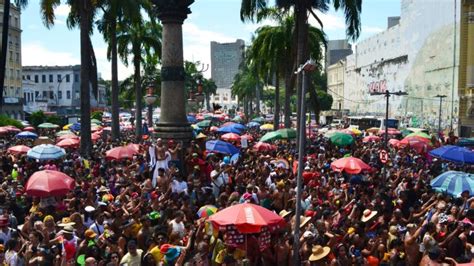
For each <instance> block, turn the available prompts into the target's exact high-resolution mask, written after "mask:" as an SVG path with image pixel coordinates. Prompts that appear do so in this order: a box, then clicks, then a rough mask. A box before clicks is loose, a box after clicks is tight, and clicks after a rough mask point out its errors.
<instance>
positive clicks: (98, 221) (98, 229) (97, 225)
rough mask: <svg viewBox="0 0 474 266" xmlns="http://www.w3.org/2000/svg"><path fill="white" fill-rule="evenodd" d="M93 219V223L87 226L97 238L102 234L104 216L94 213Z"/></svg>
mask: <svg viewBox="0 0 474 266" xmlns="http://www.w3.org/2000/svg"><path fill="white" fill-rule="evenodd" d="M94 217H95V219H94V223H92V224H91V225H90V226H89V229H91V230H92V231H94V232H95V233H96V234H97V237H99V236H100V235H102V233H103V232H104V214H103V213H101V212H96V213H95V215H94Z"/></svg>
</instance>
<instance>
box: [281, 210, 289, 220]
mask: <svg viewBox="0 0 474 266" xmlns="http://www.w3.org/2000/svg"><path fill="white" fill-rule="evenodd" d="M291 213H292V212H291V211H287V210H281V211H280V213H279V214H278V215H280V216H281V218H286V217H287V216H288V215H290V214H291Z"/></svg>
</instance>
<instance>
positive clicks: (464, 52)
mask: <svg viewBox="0 0 474 266" xmlns="http://www.w3.org/2000/svg"><path fill="white" fill-rule="evenodd" d="M460 8H461V22H460V24H461V25H460V27H461V30H460V38H459V46H460V47H459V48H460V56H459V83H458V85H459V125H460V132H459V133H460V135H461V136H463V137H471V136H472V135H474V134H473V129H474V0H463V1H462V2H461V7H460Z"/></svg>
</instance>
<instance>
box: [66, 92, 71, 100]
mask: <svg viewBox="0 0 474 266" xmlns="http://www.w3.org/2000/svg"><path fill="white" fill-rule="evenodd" d="M66 98H67V99H68V100H69V99H71V91H66Z"/></svg>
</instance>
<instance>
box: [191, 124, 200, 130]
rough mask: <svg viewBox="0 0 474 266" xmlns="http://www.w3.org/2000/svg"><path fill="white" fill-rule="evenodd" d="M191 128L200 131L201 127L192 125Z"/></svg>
mask: <svg viewBox="0 0 474 266" xmlns="http://www.w3.org/2000/svg"><path fill="white" fill-rule="evenodd" d="M191 127H192V128H193V129H199V127H198V126H197V125H196V124H192V125H191Z"/></svg>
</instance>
